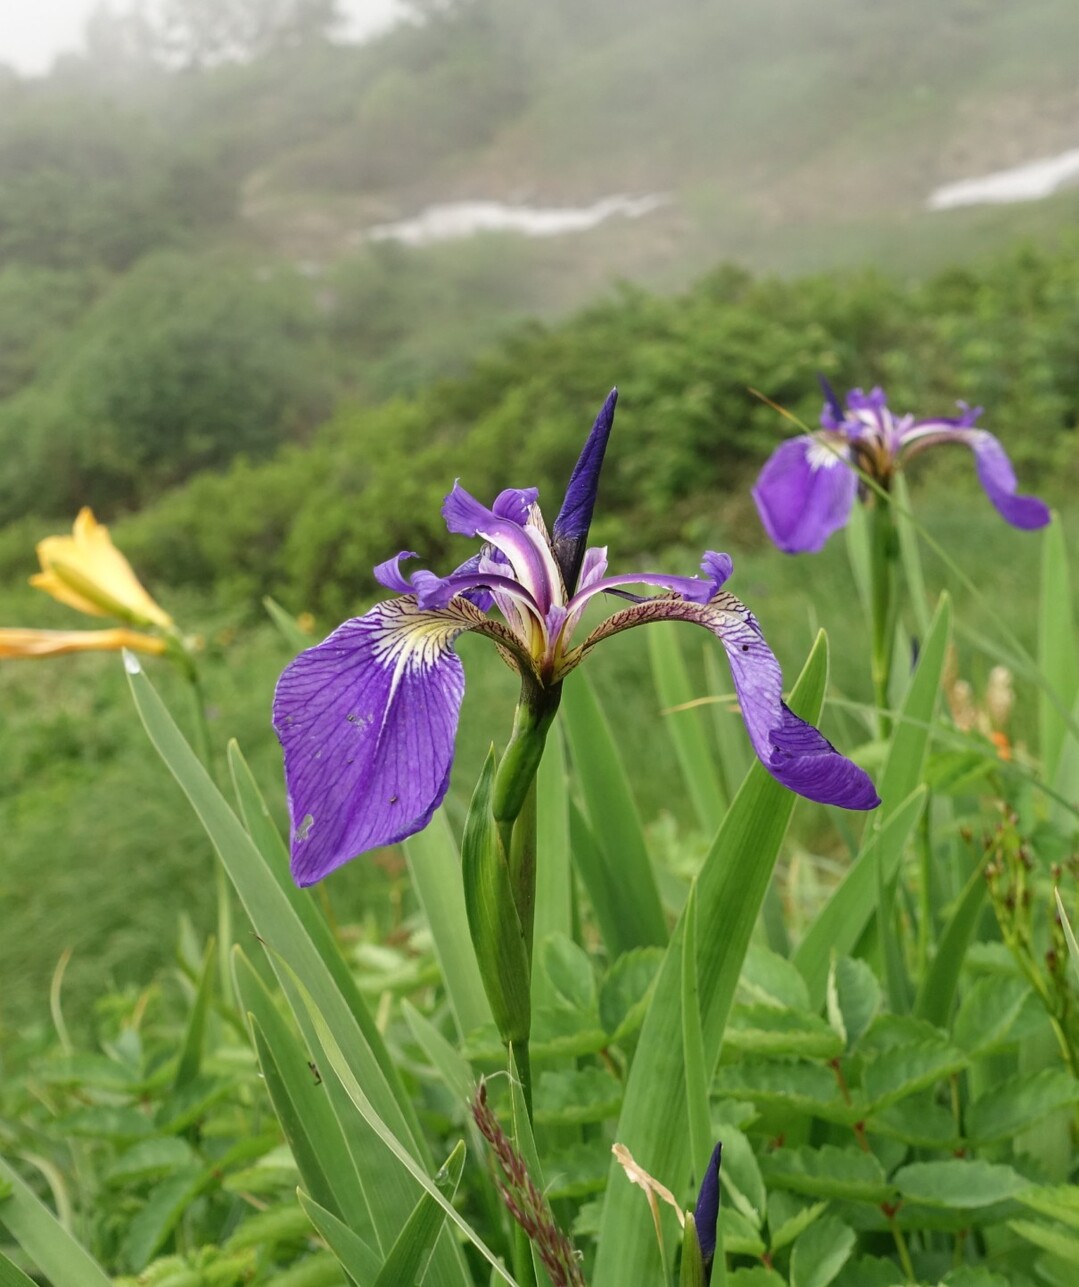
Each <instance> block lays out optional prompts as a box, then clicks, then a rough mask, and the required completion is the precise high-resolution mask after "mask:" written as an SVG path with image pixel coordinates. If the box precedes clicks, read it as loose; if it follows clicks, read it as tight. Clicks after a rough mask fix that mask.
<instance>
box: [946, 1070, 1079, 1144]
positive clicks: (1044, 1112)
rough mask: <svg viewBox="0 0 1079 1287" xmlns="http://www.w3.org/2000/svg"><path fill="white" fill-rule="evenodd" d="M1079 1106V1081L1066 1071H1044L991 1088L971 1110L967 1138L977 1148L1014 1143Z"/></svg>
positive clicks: (1014, 1078)
mask: <svg viewBox="0 0 1079 1287" xmlns="http://www.w3.org/2000/svg"><path fill="white" fill-rule="evenodd" d="M1076 1103H1079V1081H1076V1079H1075V1078H1074V1077H1073V1076H1072V1075H1071V1074H1070V1073H1067V1072H1065V1071H1064V1070H1063V1069H1062V1068H1043V1069H1042V1070H1041V1071H1040V1072H1036V1073H1034V1074H1033V1075H1032V1076H1019V1077H1013V1078H1012V1079H1011V1080H1010V1081H1006V1082H1003V1083H1001V1084H999V1085H996V1086H992V1087H990V1089H989V1090H987V1091H985V1092H984V1094H982V1095H980V1096H979V1097H978V1098H977V1099H976V1100H975V1101H974V1102H973V1103H972V1104H971V1105H970V1106H969V1107H968V1109H967V1114H966V1128H967V1135H968V1136H969V1137H970V1138H971V1139H972V1140H973V1141H974V1142H975V1143H977V1144H992V1143H995V1142H996V1141H997V1140H1004V1139H1011V1138H1013V1137H1014V1136H1015V1135H1017V1134H1018V1133H1019V1132H1020V1131H1023V1130H1026V1128H1027V1127H1028V1126H1033V1125H1034V1124H1035V1123H1036V1122H1040V1121H1042V1120H1044V1119H1045V1118H1046V1117H1048V1116H1049V1115H1050V1114H1051V1113H1054V1112H1056V1110H1057V1109H1059V1108H1068V1107H1070V1106H1071V1105H1072V1104H1076Z"/></svg>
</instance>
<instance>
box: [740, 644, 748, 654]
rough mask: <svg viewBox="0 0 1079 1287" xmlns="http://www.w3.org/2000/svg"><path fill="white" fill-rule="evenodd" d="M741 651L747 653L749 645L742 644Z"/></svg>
mask: <svg viewBox="0 0 1079 1287" xmlns="http://www.w3.org/2000/svg"><path fill="white" fill-rule="evenodd" d="M742 651H743V652H749V644H743V645H742Z"/></svg>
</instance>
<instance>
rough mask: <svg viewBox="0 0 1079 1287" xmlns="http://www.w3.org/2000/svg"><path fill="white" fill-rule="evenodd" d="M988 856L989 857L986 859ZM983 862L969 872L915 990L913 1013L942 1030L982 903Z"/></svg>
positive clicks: (983, 890)
mask: <svg viewBox="0 0 1079 1287" xmlns="http://www.w3.org/2000/svg"><path fill="white" fill-rule="evenodd" d="M987 856H988V855H987ZM984 868H985V859H983V860H982V861H981V862H980V863H979V864H978V866H977V867H976V868H975V869H974V871H973V872H971V874H970V877H969V878H968V880H967V883H966V886H965V888H964V889H963V892H962V893H961V894H960V895H959V901H958V903H957V904H956V906H955V910H954V911H953V912H952V915H951V918H950V919H949V921H948V924H947V926H946V927H945V929H944V933H943V934H942V935H941V937H940V945H939V946H938V948H937V953H936V955H935V956H934V957H933V960H932V962H931V963H930V966H929V969H928V970H926V972H925V976H924V978H923V979H922V982H921V986H920V987H919V989H918V996H917V999H916V1000H915V1003H914V1013H915V1014H916V1015H917V1016H918V1017H919V1018H920V1019H926V1020H928V1022H929V1023H933V1024H936V1025H937V1026H938V1027H941V1028H943V1027H944V1026H945V1025H946V1024H947V1023H948V1020H949V1019H950V1018H951V1015H952V1005H953V1004H954V1002H955V994H956V989H957V987H958V985H959V975H960V972H961V971H962V968H963V962H964V960H965V959H966V954H967V948H968V947H969V945H970V940H971V938H972V937H973V935H974V930H975V929H976V927H977V924H978V917H979V916H980V915H981V910H982V903H983V902H984V901H985V876H984Z"/></svg>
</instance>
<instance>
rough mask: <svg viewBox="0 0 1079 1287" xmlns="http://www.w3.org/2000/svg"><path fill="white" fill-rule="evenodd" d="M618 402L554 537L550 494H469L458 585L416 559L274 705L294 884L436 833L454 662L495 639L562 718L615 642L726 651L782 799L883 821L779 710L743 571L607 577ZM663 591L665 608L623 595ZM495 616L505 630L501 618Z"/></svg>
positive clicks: (445, 780)
mask: <svg viewBox="0 0 1079 1287" xmlns="http://www.w3.org/2000/svg"><path fill="white" fill-rule="evenodd" d="M615 397H616V394H615V392H612V393H611V394H610V396H609V397H608V398H607V401H606V402H605V403H604V405H603V409H602V410H601V411H600V414H599V416H598V418H597V420H596V422H595V424H594V426H593V428H592V431H591V433H590V434H589V437H588V441H587V442H586V443H585V447H584V451H583V452H582V454H581V458H580V460H579V461H578V464H577V467H576V468H575V470H574V471H573V475H572V477H571V479H570V483H569V487H568V489H567V492H566V498H565V501H564V502H563V505H562V508H561V511H560V513H559V515H558V518H557V519H556V521H555V524H554V528H553V532H552V533H551V534H548V530H547V527H546V525H545V524H544V521H543V516H542V514H541V513H540V509H539V506H538V504H537V496H538V493H537V490H536V489H535V488H534V487H533V488H523V489H520V488H519V489H510V490H508V491H504V492H502V493H501V494H500V495H499V496H498V497H497V498H496V499H495V501H494V504H493V505H491V506H490V508H488V507H487V506H485V505H483V504H481V503H480V502H479V501H478V500H476V499H475V498H474V497H472V496H470V495H469V493H468V492H466V491H465V490H464V488H463V487H461V486H460V485H459V484H456V483H455V484H454V487H453V490H452V491H451V492H450V494H449V495H448V496H447V497H446V499H445V502H444V503H443V506H442V515H443V517H444V518H445V520H446V526H447V527H448V528H449V530H450V531H451V532H455V533H459V534H461V535H464V536H469V537H473V538H475V539H478V540H480V541H481V542H482V546H481V548H480V551H479V553H478V554H476V555H474V556H473V557H472V558H471V559H469V560H468V561H467V562H466V563H464V564H462V565H461V566H460V567H459V568H457V570H456V571H454V572H452V573H450V575H449V576H445V577H440V576H436V575H435V574H434V573H433V572H428V571H423V570H419V571H414V572H411V573H410V574H408V575H407V576H406V574H405V572H404V571H403V570H402V563H403V562H404V561H405V560H406V559H411V558H415V557H417V556H416V555H415V554H414V553H412V552H411V551H408V550H403V551H402V552H401V553H400V554H398V555H396V557H394V558H392V559H389V560H387V562H385V563H382V564H380V565H379V566H378V567H377V568H376V569H375V576H376V577H377V579H378V580H379V581H380V582H381V583H382V584H383V585H384V586H386V587H387V588H388V589H390V590H394V591H396V592H397V594H398V596H399V597H397V598H393V599H387V600H385V601H384V602H382V603H379V604H376V605H375V607H373V608H372V609H371V610H370V612H368V613H366V614H365V615H364V616H362V617H355V618H353V619H352V620H351V621H346V622H345V623H344V625H342V626H339V627H338V628H337V630H335V631H334V632H333V634H332V635H330V636H329V638H328V639H326V640H324V641H323V642H322V643H321V644H319V645H318V646H317V647H315V648H309V649H308V650H307V651H306V652H304V653H301V654H300V656H299V657H297V658H296V660H295V661H293V662H292V663H291V665H289V666H288V668H287V669H286V670H285V672H284V674H283V675H282V676H281V679H280V681H279V683H278V686H277V693H276V696H275V698H274V716H273V718H274V727H275V729H276V730H277V735H278V737H279V738H280V739H281V744H282V746H283V747H284V752H285V778H286V784H287V787H288V799H289V811H290V817H291V824H292V836H291V850H292V874H293V876H294V878H295V880H296V882H297V883H298V884H300V885H310V884H313V883H314V882H315V881H318V880H321V879H322V877H324V876H326V875H327V874H328V873H329V872H331V871H333V870H334V869H335V868H336V867H339V866H340V865H341V864H342V863H344V862H347V861H348V860H349V859H350V858H353V857H355V856H356V855H358V854H360V853H363V852H364V851H365V850H368V849H373V848H375V847H376V846H379V845H388V844H393V843H394V842H396V841H398V840H403V839H404V838H405V837H406V836H410V835H412V834H413V833H414V832H417V831H420V830H422V829H423V828H424V827H425V826H426V825H427V823H428V822H429V821H430V819H431V815H432V814H433V813H434V811H435V809H436V808H437V807H438V805H439V804H440V803H441V801H442V798H443V796H444V795H445V794H446V788H447V786H448V785H449V777H450V767H451V764H452V762H453V747H454V738H455V735H456V731H457V720H458V715H459V713H460V707H461V698H462V696H463V693H464V670H463V668H462V666H461V662H460V660H459V659H458V657H457V655H456V653H455V652H454V651H453V644H454V641H455V640H456V639H457V637H458V636H459V635H461V634H463V633H464V632H465V631H472V632H473V633H475V634H479V635H484V636H486V637H487V638H489V639H491V640H492V641H493V642H494V643H495V645H496V646H497V647H498V649H499V651H500V652H501V654H502V656H503V658H504V659H505V660H506V661H508V662H509V663H510V664H511V665H512V666H513V667H515V668H516V669H517V671H518V672H519V673H520V675H521V678H522V695H523V696H522V700H524V701H526V702H527V701H532V702H533V703H534V704H537V705H540V706H543V705H545V706H546V708H547V710H548V711H549V712H550V713H552V714H553V706H555V705H557V701H558V695H559V691H560V687H561V683H562V680H563V679H564V678H565V676H566V675H567V674H569V672H570V671H571V670H573V669H574V667H575V666H577V665H578V664H579V663H580V662H581V661H583V660H584V658H585V656H586V655H587V654H588V653H589V652H591V650H592V649H593V648H594V647H595V646H596V644H598V643H599V642H600V641H601V640H603V639H606V638H607V636H608V635H612V634H615V633H616V632H617V631H620V630H625V629H628V628H629V627H631V626H636V625H641V624H643V623H645V622H648V621H663V620H675V621H690V622H694V623H695V624H697V625H700V626H704V628H705V629H706V630H710V631H711V632H712V633H713V634H714V635H716V637H717V638H718V639H719V640H720V642H721V643H722V644H723V646H724V648H725V649H726V651H727V656H728V659H729V661H730V665H731V670H732V672H733V675H734V684H735V689H736V691H737V694H738V700H739V703H740V705H741V710H742V718H743V720H744V721H745V725H746V729H747V731H748V733H749V739H750V741H751V742H752V744H753V749H754V750H755V751H756V753H757V755H758V757H759V758H760V760H761V763H762V764H763V765H764V767H765V768H766V769H767V770H768V772H769V773H771V774H772V776H773V777H774V778H776V779H777V781H779V782H782V783H783V784H784V785H785V786H787V787H789V788H790V789H791V790H793V791H796V792H798V793H799V794H800V795H804V796H806V797H808V798H809V799H811V800H818V801H820V802H822V803H824V804H838V805H842V806H844V807H845V808H848V809H871V808H873V807H875V806H876V805H877V804H878V803H879V800H878V798H877V794H876V791H875V790H874V788H873V784H872V783H871V782H870V780H869V778H868V777H867V776H866V774H865V773H864V772H863V771H862V770H861V769H860V768H858V767H857V766H856V765H854V764H852V763H851V762H850V761H849V760H847V759H845V758H844V757H843V756H842V755H840V754H839V753H838V752H837V751H836V750H835V748H834V747H833V746H832V745H831V743H830V742H828V741H827V740H826V739H825V738H824V737H823V736H822V735H821V733H819V732H818V731H817V729H815V728H814V727H813V726H812V725H811V724H807V723H806V722H805V721H804V720H801V719H799V718H798V717H797V716H796V715H794V714H793V713H792V712H791V711H790V710H789V709H788V708H787V706H786V704H785V703H784V701H783V697H782V692H783V682H782V675H781V673H780V669H779V663H778V662H777V661H776V659H775V657H774V656H773V654H772V652H771V650H770V649H769V647H768V645H767V644H766V643H765V641H764V638H763V636H762V634H761V630H760V626H759V625H758V624H757V620H756V618H755V617H754V616H753V614H752V613H751V612H750V611H749V609H748V608H747V607H746V606H745V604H743V603H741V602H739V600H738V599H736V598H735V597H734V596H733V595H732V594H729V593H728V592H727V591H725V590H724V589H723V584H724V582H725V581H726V580H727V578H728V577H729V576H730V574H731V570H732V563H731V559H730V557H729V556H728V555H726V554H716V553H713V552H711V551H709V552H708V553H706V554H705V556H704V559H703V561H702V563H701V572H702V575H701V576H694V577H678V576H667V575H665V574H659V573H652V572H633V573H628V574H624V575H619V576H608V575H607V551H606V550H605V549H598V548H588V547H587V537H588V529H589V525H590V523H591V519H592V509H593V505H594V502H595V496H596V489H597V487H598V485H599V473H600V466H601V464H602V462H603V453H604V451H605V449H606V444H607V439H608V436H609V435H610V431H611V426H612V423H613V420H614V406H615ZM630 585H632V586H642V585H643V586H648V587H655V588H656V589H658V590H659V593H658V594H657V595H655V596H654V597H647V598H641V597H638V596H637V595H634V594H627V593H626V591H625V590H624V589H623V587H625V586H630ZM609 591H614V592H615V593H617V594H619V595H621V596H622V598H623V600H626V599H628V600H629V602H628V603H625V602H624V603H623V606H622V607H621V609H620V610H619V611H617V612H615V613H614V615H613V616H611V617H608V618H607V620H606V621H604V622H603V623H602V624H600V625H599V626H597V627H596V629H594V630H593V631H592V632H591V633H590V634H589V635H587V636H586V637H585V638H584V639H583V640H582V641H581V642H580V643H578V644H574V642H573V635H574V631H575V629H576V627H577V626H578V624H579V622H580V619H581V614H582V613H583V611H584V609H585V607H586V605H587V604H588V603H589V602H590V601H591V600H592V599H594V598H595V597H596V596H597V595H601V594H604V593H606V592H609ZM495 612H497V616H496V615H493V614H494V613H495Z"/></svg>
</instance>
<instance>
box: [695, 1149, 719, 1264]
mask: <svg viewBox="0 0 1079 1287" xmlns="http://www.w3.org/2000/svg"><path fill="white" fill-rule="evenodd" d="M722 1160H723V1144H722V1143H719V1144H717V1145H716V1146H715V1148H714V1149H713V1150H712V1156H711V1157H710V1158H709V1159H708V1168H707V1170H706V1171H705V1173H704V1179H703V1180H702V1181H701V1187H700V1192H699V1193H698V1194H697V1205H696V1206H695V1207H694V1209H693V1223H694V1225H695V1226H696V1229H697V1242H698V1245H699V1246H700V1249H701V1260H702V1261H703V1262H704V1273H705V1280H706V1281H707V1282H711V1281H712V1261H713V1260H714V1259H715V1255H716V1242H717V1238H716V1226H717V1224H718V1222H719V1167H720V1163H721V1162H722Z"/></svg>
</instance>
